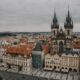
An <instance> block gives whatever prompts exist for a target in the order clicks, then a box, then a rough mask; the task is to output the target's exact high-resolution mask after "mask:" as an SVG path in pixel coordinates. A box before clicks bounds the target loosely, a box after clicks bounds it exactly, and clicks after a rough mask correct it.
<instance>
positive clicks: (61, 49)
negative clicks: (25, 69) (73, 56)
mask: <svg viewBox="0 0 80 80" xmlns="http://www.w3.org/2000/svg"><path fill="white" fill-rule="evenodd" d="M62 52H63V42H62V41H61V42H60V43H59V53H62Z"/></svg>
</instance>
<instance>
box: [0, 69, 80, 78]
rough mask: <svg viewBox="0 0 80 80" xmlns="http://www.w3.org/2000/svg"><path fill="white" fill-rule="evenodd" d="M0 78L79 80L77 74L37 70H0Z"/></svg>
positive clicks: (79, 75)
mask: <svg viewBox="0 0 80 80" xmlns="http://www.w3.org/2000/svg"><path fill="white" fill-rule="evenodd" d="M0 76H2V77H3V78H4V80H80V74H79V73H73V72H70V73H61V72H50V71H43V70H39V69H32V70H30V71H29V70H28V71H26V72H18V71H16V70H12V69H5V68H0Z"/></svg>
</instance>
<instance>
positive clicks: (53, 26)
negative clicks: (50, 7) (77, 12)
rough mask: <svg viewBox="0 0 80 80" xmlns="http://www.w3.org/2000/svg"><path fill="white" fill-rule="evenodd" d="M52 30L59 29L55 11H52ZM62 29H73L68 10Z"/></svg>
mask: <svg viewBox="0 0 80 80" xmlns="http://www.w3.org/2000/svg"><path fill="white" fill-rule="evenodd" d="M53 28H59V24H58V19H57V16H56V12H55V11H54V17H53V21H52V24H51V29H53ZM64 28H73V21H72V18H71V15H70V11H69V9H68V14H67V16H66V21H65V23H64Z"/></svg>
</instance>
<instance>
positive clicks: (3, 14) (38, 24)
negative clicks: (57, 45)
mask: <svg viewBox="0 0 80 80" xmlns="http://www.w3.org/2000/svg"><path fill="white" fill-rule="evenodd" d="M68 5H69V9H70V13H71V17H72V19H73V22H74V31H80V29H79V27H80V0H0V31H30V32H31V31H50V30H51V22H52V19H53V15H54V8H55V10H56V13H57V17H58V21H59V25H60V27H64V26H63V25H64V21H65V18H66V15H67V11H68Z"/></svg>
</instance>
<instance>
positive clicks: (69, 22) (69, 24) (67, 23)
mask: <svg viewBox="0 0 80 80" xmlns="http://www.w3.org/2000/svg"><path fill="white" fill-rule="evenodd" d="M64 29H65V34H66V38H71V37H72V34H73V21H72V18H71V16H70V12H69V9H68V14H67V17H66V21H65V23H64Z"/></svg>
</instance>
